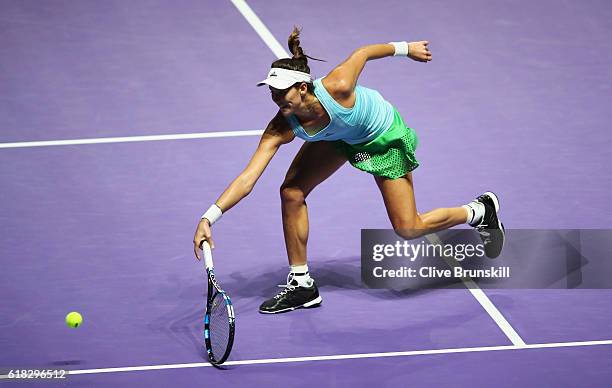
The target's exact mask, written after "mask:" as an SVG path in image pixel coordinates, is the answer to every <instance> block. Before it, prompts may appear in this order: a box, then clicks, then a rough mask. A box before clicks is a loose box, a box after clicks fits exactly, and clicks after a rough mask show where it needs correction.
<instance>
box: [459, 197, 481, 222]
mask: <svg viewBox="0 0 612 388" xmlns="http://www.w3.org/2000/svg"><path fill="white" fill-rule="evenodd" d="M461 207H462V208H464V209H465V210H466V212H467V218H466V222H467V223H468V224H470V225H471V226H476V225H478V224H479V223H480V221H482V217H484V214H485V207H484V205H483V204H482V203H480V202H478V201H472V202H470V203H468V204H467V205H463V206H461Z"/></svg>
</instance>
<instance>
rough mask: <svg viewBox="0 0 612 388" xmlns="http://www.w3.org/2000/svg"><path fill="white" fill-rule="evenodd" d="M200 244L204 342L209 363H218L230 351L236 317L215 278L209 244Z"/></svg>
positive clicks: (225, 358) (230, 303)
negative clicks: (204, 280) (205, 289)
mask: <svg viewBox="0 0 612 388" xmlns="http://www.w3.org/2000/svg"><path fill="white" fill-rule="evenodd" d="M201 246H202V252H203V253H204V264H205V266H206V274H207V276H208V296H207V298H206V314H205V315H204V343H205V344H206V353H207V354H208V359H209V360H210V363H211V364H213V365H220V364H223V363H224V362H225V360H227V358H228V357H229V355H230V352H231V351H232V345H233V344H234V331H235V320H236V319H235V317H234V307H233V306H232V301H231V300H230V298H229V296H227V294H226V293H225V291H223V289H222V288H221V287H220V286H219V283H217V280H216V279H215V271H214V267H213V259H212V251H211V249H210V245H209V244H208V242H207V241H203V242H202V244H201Z"/></svg>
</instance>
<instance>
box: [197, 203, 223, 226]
mask: <svg viewBox="0 0 612 388" xmlns="http://www.w3.org/2000/svg"><path fill="white" fill-rule="evenodd" d="M222 215H223V212H222V211H221V208H220V207H219V206H217V204H216V203H215V204H212V205H211V206H210V207H209V208H208V210H206V213H204V214H202V219H204V218H206V219H207V220H208V223H209V224H210V225H211V226H212V224H214V223H215V222H217V221H218V220H219V219H220V218H221V216H222Z"/></svg>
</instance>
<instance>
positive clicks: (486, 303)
mask: <svg viewBox="0 0 612 388" xmlns="http://www.w3.org/2000/svg"><path fill="white" fill-rule="evenodd" d="M425 237H426V238H427V240H429V242H431V243H433V244H438V245H442V241H441V240H440V238H439V237H438V236H436V235H435V234H428V235H427V236H425ZM444 260H445V261H446V263H447V264H448V265H449V266H450V267H454V266H457V265H458V263H457V261H456V260H454V258H453V257H450V258H449V257H446V256H445V257H444ZM461 281H462V282H463V284H464V285H465V286H466V287H467V289H468V290H469V291H470V293H471V294H472V295H473V296H474V298H476V300H477V301H478V303H480V305H481V306H482V308H484V309H485V311H486V312H487V314H489V316H490V317H491V318H492V319H493V321H495V323H496V324H497V326H498V327H499V328H500V329H501V331H503V332H504V334H505V335H506V337H508V339H509V340H510V341H511V342H512V344H513V345H514V346H517V347H524V346H525V345H526V344H525V341H523V339H522V338H521V336H520V335H519V334H518V333H517V332H516V330H514V328H513V327H512V325H510V322H508V320H507V319H506V318H505V317H504V316H503V314H502V313H501V311H499V310H498V309H497V307H495V305H494V304H493V302H491V299H489V297H488V296H487V294H485V293H484V291H483V290H481V289H480V287H478V285H477V284H476V282H474V280H472V278H469V277H463V278H461Z"/></svg>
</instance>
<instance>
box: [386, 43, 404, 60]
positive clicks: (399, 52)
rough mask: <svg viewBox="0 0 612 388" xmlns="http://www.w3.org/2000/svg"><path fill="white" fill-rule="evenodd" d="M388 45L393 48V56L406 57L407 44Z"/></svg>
mask: <svg viewBox="0 0 612 388" xmlns="http://www.w3.org/2000/svg"><path fill="white" fill-rule="evenodd" d="M389 44H390V45H393V47H395V53H394V54H393V55H394V56H396V57H398V56H401V57H405V56H408V42H389Z"/></svg>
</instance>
